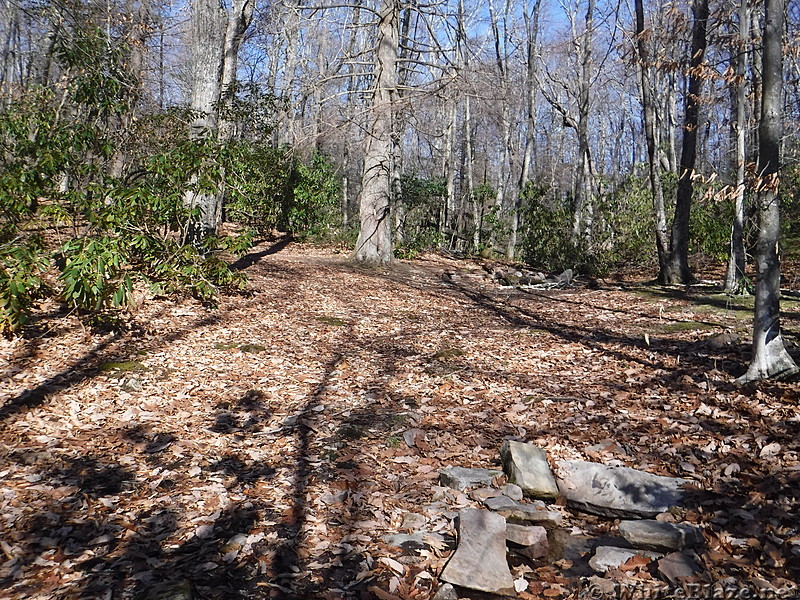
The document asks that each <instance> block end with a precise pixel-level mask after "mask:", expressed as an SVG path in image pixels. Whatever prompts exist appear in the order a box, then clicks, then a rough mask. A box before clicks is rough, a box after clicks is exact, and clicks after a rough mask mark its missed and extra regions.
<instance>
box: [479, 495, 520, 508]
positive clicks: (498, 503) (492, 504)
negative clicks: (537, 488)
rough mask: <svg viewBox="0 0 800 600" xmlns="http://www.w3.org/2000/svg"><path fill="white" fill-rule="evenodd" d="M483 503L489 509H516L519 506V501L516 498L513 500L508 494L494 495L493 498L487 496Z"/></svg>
mask: <svg viewBox="0 0 800 600" xmlns="http://www.w3.org/2000/svg"><path fill="white" fill-rule="evenodd" d="M483 504H484V505H485V506H486V508H488V509H489V510H494V511H498V510H505V509H509V508H510V509H516V508H517V506H519V502H517V501H516V500H512V499H511V498H509V497H508V496H492V497H491V498H486V500H484V501H483Z"/></svg>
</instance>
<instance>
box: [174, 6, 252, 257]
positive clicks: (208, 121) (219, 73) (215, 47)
mask: <svg viewBox="0 0 800 600" xmlns="http://www.w3.org/2000/svg"><path fill="white" fill-rule="evenodd" d="M252 15H253V6H252V3H251V0H235V1H234V3H233V6H232V10H231V12H230V14H229V13H228V11H227V10H226V9H225V8H224V7H223V6H222V5H221V4H220V3H219V1H218V0H197V1H196V2H195V3H194V4H193V5H192V13H191V31H192V88H191V98H190V107H191V109H192V111H193V112H194V113H195V120H194V121H193V122H192V124H191V130H190V136H191V138H192V139H195V140H203V139H208V140H216V139H217V137H218V133H219V134H221V136H220V137H223V138H227V137H229V136H230V134H231V132H232V125H230V124H226V125H225V127H223V128H222V130H221V131H220V123H219V115H218V108H219V103H220V99H221V98H222V93H223V90H226V89H228V88H230V87H231V85H232V84H233V82H234V81H235V79H236V64H237V60H236V59H237V56H238V53H239V47H240V46H241V42H242V38H243V36H244V32H245V31H246V30H247V27H248V26H249V25H250V21H251V19H252ZM199 179H200V177H199V174H198V175H195V176H194V177H193V179H192V182H191V184H192V186H195V185H196V184H197V181H198V180H199ZM222 195H223V190H221V189H219V190H209V189H194V190H189V191H187V192H186V194H185V196H184V203H185V205H186V206H187V207H189V208H190V209H191V210H193V211H196V212H197V215H196V217H195V218H193V219H192V221H191V222H190V224H189V227H188V228H187V232H186V233H187V235H186V241H188V242H192V243H197V242H199V241H201V240H202V239H203V238H205V237H207V236H209V235H215V234H216V233H217V230H218V228H219V224H220V221H221V219H222Z"/></svg>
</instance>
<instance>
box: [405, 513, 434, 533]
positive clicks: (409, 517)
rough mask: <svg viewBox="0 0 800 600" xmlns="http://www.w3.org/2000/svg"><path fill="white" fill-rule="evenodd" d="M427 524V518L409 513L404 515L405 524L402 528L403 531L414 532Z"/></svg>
mask: <svg viewBox="0 0 800 600" xmlns="http://www.w3.org/2000/svg"><path fill="white" fill-rule="evenodd" d="M427 522H428V519H427V518H426V517H425V515H421V514H419V513H412V512H409V513H405V514H404V515H403V522H402V524H401V525H400V527H402V528H403V529H411V530H412V531H413V530H416V529H420V528H422V527H425V523H427Z"/></svg>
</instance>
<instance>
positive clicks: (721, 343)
mask: <svg viewBox="0 0 800 600" xmlns="http://www.w3.org/2000/svg"><path fill="white" fill-rule="evenodd" d="M741 341H742V339H741V338H740V337H739V336H738V335H736V334H735V333H733V332H732V331H725V332H723V333H715V334H714V335H712V336H710V337H708V338H707V339H706V344H707V345H708V347H709V348H711V349H712V350H722V349H723V348H726V347H728V346H737V345H739V343H740V342H741Z"/></svg>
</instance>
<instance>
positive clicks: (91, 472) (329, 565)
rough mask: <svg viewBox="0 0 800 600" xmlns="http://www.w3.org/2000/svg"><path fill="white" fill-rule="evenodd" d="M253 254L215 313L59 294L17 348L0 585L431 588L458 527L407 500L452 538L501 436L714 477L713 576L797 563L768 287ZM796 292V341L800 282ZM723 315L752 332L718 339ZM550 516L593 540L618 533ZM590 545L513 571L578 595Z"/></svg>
mask: <svg viewBox="0 0 800 600" xmlns="http://www.w3.org/2000/svg"><path fill="white" fill-rule="evenodd" d="M240 264H241V265H242V266H243V267H244V270H245V272H246V274H247V276H248V277H249V280H250V284H249V287H248V289H247V290H246V291H244V292H242V293H238V294H233V295H227V296H223V297H221V298H220V301H219V306H218V307H216V308H209V307H205V306H203V305H202V304H200V303H198V302H196V301H194V300H175V299H172V300H169V299H148V300H147V301H146V302H143V303H142V304H141V305H140V306H139V307H138V309H137V310H135V311H133V312H132V313H131V314H130V316H129V320H130V325H129V326H128V327H125V328H122V329H118V330H105V331H104V330H102V329H92V328H90V327H89V326H86V325H82V324H81V323H80V322H79V320H78V318H77V317H76V316H75V315H71V314H67V313H65V312H64V311H63V309H61V308H60V307H59V306H57V305H56V304H54V303H53V304H49V303H46V304H43V305H42V306H41V308H40V310H39V312H38V314H37V317H36V320H35V322H34V323H33V324H32V325H31V327H29V329H28V330H27V331H26V332H25V335H23V336H20V337H17V338H14V339H7V340H0V550H2V552H1V553H0V597H2V598H13V599H22V598H28V599H38V598H41V599H44V598H60V599H77V598H104V599H112V598H114V599H116V598H131V597H137V596H138V597H140V598H155V597H157V593H158V592H157V590H160V591H163V588H160V587H159V586H158V585H157V584H158V583H159V582H173V583H174V584H175V586H177V588H176V589H178V588H180V589H184V588H185V589H188V588H191V590H192V595H193V597H194V598H213V599H222V598H225V599H232V598H270V597H278V598H328V599H335V598H373V597H376V596H375V594H377V597H379V598H382V599H383V600H386V599H387V598H403V599H410V598H419V599H426V598H429V597H430V596H431V594H432V592H433V591H434V590H435V589H436V587H437V585H438V580H437V576H438V574H439V573H440V572H441V568H442V566H443V565H444V564H445V562H446V560H447V558H448V556H449V554H450V552H451V550H452V547H451V546H448V545H447V544H445V545H441V546H440V547H433V548H429V549H422V550H419V551H415V552H412V553H410V554H409V553H406V554H403V551H402V550H400V549H398V548H395V547H392V546H389V545H388V544H387V543H386V542H385V541H384V540H383V537H384V536H386V535H387V534H392V533H397V532H407V530H405V529H403V528H402V524H403V519H404V518H405V515H406V514H407V513H419V514H422V515H424V517H425V526H424V529H426V530H427V531H431V532H439V533H442V534H446V535H447V536H452V534H453V522H452V519H451V518H452V516H453V512H457V511H458V510H459V509H461V508H464V507H466V506H473V505H476V503H474V502H473V501H472V500H471V499H470V498H469V497H468V496H466V495H465V494H463V493H457V492H453V491H450V490H445V489H444V488H441V487H440V486H439V485H438V473H439V470H440V469H442V468H444V467H447V466H464V467H497V465H499V460H498V458H499V457H498V449H499V447H500V445H501V443H502V442H503V440H504V439H507V438H513V439H520V440H525V441H531V442H534V443H536V444H539V445H540V446H542V447H543V448H545V449H546V450H547V451H548V453H549V455H550V456H551V457H552V458H577V459H585V460H592V461H597V462H606V463H609V464H624V465H627V466H630V467H635V468H639V469H645V470H647V471H650V472H652V473H658V474H662V475H671V476H680V477H685V478H688V479H691V480H692V481H693V482H694V483H695V484H696V486H697V487H698V488H702V489H704V490H707V491H708V492H713V493H712V494H710V495H709V497H708V500H707V501H706V502H704V503H703V504H702V505H698V506H695V507H692V508H690V509H687V510H685V511H684V513H683V514H682V515H681V518H682V519H683V520H684V521H686V522H690V523H696V524H698V525H700V526H701V527H702V528H703V531H704V536H705V540H706V545H705V547H704V548H702V549H700V550H699V551H698V557H697V558H698V561H699V562H700V565H701V566H702V567H703V573H702V574H701V575H700V576H699V579H698V580H699V581H704V582H711V581H727V582H750V583H752V582H756V583H757V584H758V585H759V586H762V587H764V586H769V585H771V586H774V588H777V589H780V588H783V587H785V586H786V585H787V584H788V582H792V581H798V579H800V520H798V517H797V514H798V509H800V506H799V505H800V454H799V453H800V418H799V417H798V403H799V402H800V391H799V390H798V386H797V385H796V384H786V383H781V384H778V383H772V382H766V383H760V384H751V385H747V386H745V387H740V386H737V385H736V384H735V383H734V382H733V379H734V377H735V376H737V375H740V374H741V373H742V372H743V371H744V370H745V368H746V366H747V361H748V357H749V342H748V340H749V333H748V331H749V328H750V322H751V309H750V307H751V306H752V304H751V302H752V300H749V301H748V300H741V301H739V300H731V299H729V298H726V297H725V296H722V295H719V294H717V293H715V292H714V291H713V289H712V288H710V287H708V286H702V285H701V286H693V287H691V288H660V287H656V286H652V285H647V284H643V283H637V282H636V281H635V280H634V278H633V277H627V278H625V277H620V278H617V279H613V280H612V279H609V280H600V281H599V282H597V283H598V284H599V288H597V289H589V287H588V286H586V285H583V284H581V282H580V281H578V282H577V283H576V284H575V286H573V287H571V288H569V289H563V290H548V291H542V290H530V289H527V290H526V289H511V288H503V287H500V286H497V285H496V284H495V283H493V282H491V281H489V280H487V279H486V278H484V277H483V276H484V275H485V271H484V269H483V268H482V261H465V260H455V259H451V258H446V257H442V256H438V255H436V256H434V255H429V256H426V257H423V258H421V259H419V260H415V261H411V262H407V261H397V263H396V264H394V265H393V266H392V267H391V268H388V269H385V270H384V269H374V270H373V269H365V268H361V267H358V266H355V265H353V264H351V263H349V262H348V261H347V259H346V257H345V255H344V254H337V253H335V252H333V251H330V250H323V249H319V248H312V247H308V246H302V245H297V244H289V245H286V244H283V243H279V244H277V245H275V246H272V247H271V246H270V244H269V243H265V244H263V245H261V246H259V247H257V248H255V249H254V251H253V253H252V254H251V255H249V256H248V257H246V259H245V260H244V261H242V262H241V263H240ZM446 273H450V274H451V275H450V276H445V274H446ZM640 277H641V275H640ZM795 283H796V282H795ZM593 287H596V286H593ZM795 289H797V286H795ZM783 310H784V312H783V324H784V327H785V330H786V335H787V338H788V339H789V340H790V342H797V340H798V335H799V334H800V303H798V302H797V298H793V297H788V298H786V299H785V302H784V304H783ZM725 332H731V333H736V334H738V335H739V336H741V340H740V341H738V342H737V341H736V339H735V337H732V336H729V337H731V340H729V341H732V343H730V344H728V345H725V344H713V343H709V336H712V335H714V334H719V333H725ZM794 347H795V348H796V345H795V346H794ZM792 352H793V353H794V355H795V358H796V360H797V359H798V358H800V357H798V356H797V352H796V350H792ZM410 429H419V430H422V431H423V432H424V437H420V433H419V432H415V433H414V434H413V435H411V436H406V437H409V438H411V440H412V443H415V445H412V446H409V445H408V443H407V440H406V439H405V438H404V435H403V434H404V433H406V432H407V431H408V430H410ZM607 440H612V441H613V443H609V442H607ZM601 442H602V443H603V444H605V446H602V447H603V448H605V449H598V447H597V446H596V445H597V444H598V443H601ZM556 509H557V510H564V516H565V523H566V527H567V529H568V530H570V531H572V532H573V533H585V534H588V535H591V536H601V535H609V534H613V533H614V531H615V522H614V521H613V520H611V519H602V518H598V517H591V516H588V515H579V514H576V513H572V512H568V511H566V510H565V509H563V508H562V507H558V506H557V507H556ZM448 539H449V538H448ZM571 563H572V561H570V560H567V559H566V558H562V559H561V560H555V561H554V562H535V561H534V562H531V563H528V564H517V565H515V567H514V571H515V577H516V578H519V577H523V578H524V579H525V580H526V581H527V584H528V587H527V589H526V590H525V591H522V592H520V595H519V596H520V597H521V598H523V599H528V598H539V597H542V596H545V597H550V598H566V597H570V596H571V597H576V596H577V590H578V581H577V579H576V577H574V576H573V575H572V574H571V572H570V568H571V567H572V564H571ZM654 575H655V574H654V572H653V567H652V565H650V566H648V565H638V566H637V567H636V568H635V569H633V570H632V572H629V573H626V574H625V576H630V577H639V578H644V579H647V578H649V577H652V576H654ZM726 578H727V579H726ZM184 591H185V590H184ZM181 593H183V592H181ZM466 596H468V597H475V598H477V597H478V596H477V595H470V594H466ZM170 597H172V598H183V597H187V596H185V595H184V596H181V595H180V593H178V592H175V593H174V595H172V596H170Z"/></svg>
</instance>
